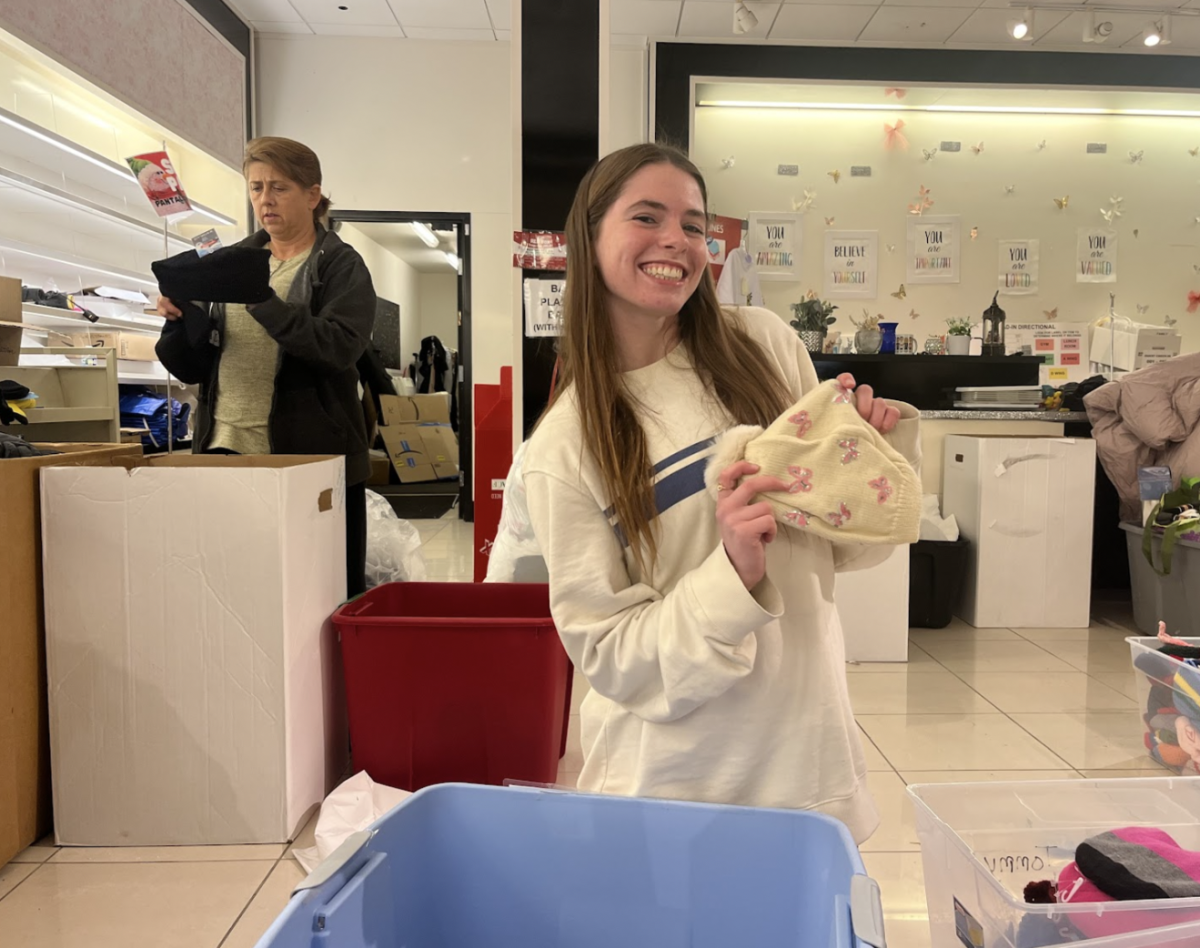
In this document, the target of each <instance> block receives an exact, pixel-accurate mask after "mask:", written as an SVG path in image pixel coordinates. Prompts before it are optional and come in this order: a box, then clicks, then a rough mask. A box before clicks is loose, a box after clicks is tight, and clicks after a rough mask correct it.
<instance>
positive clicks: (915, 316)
mask: <svg viewBox="0 0 1200 948" xmlns="http://www.w3.org/2000/svg"><path fill="white" fill-rule="evenodd" d="M908 318H909V319H920V318H921V314H920V313H918V312H917V311H916V310H915V309H910V310H909V311H908Z"/></svg>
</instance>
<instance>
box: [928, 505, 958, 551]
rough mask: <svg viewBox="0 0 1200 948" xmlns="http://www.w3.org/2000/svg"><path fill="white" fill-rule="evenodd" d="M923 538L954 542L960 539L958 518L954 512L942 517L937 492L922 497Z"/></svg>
mask: <svg viewBox="0 0 1200 948" xmlns="http://www.w3.org/2000/svg"><path fill="white" fill-rule="evenodd" d="M921 539H922V540H937V541H939V542H943V543H944V542H947V541H949V542H953V541H955V540H957V539H958V520H957V519H956V518H955V516H954V514H951V515H950V516H949V517H946V518H945V519H942V510H941V506H940V504H939V503H938V496H937V494H926V495H925V496H924V497H922V498H921Z"/></svg>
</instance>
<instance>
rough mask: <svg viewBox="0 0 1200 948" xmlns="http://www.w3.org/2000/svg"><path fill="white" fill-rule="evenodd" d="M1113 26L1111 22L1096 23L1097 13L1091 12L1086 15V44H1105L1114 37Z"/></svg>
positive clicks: (1084, 39) (1084, 36) (1084, 34)
mask: <svg viewBox="0 0 1200 948" xmlns="http://www.w3.org/2000/svg"><path fill="white" fill-rule="evenodd" d="M1112 31H1113V25H1112V21H1111V20H1101V21H1100V22H1099V23H1097V22H1096V11H1095V10H1089V11H1088V12H1087V13H1085V14H1084V20H1083V41H1084V42H1085V43H1103V42H1104V41H1105V40H1107V39H1108V38H1109V37H1110V36H1112Z"/></svg>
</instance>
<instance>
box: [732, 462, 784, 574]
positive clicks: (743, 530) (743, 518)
mask: <svg viewBox="0 0 1200 948" xmlns="http://www.w3.org/2000/svg"><path fill="white" fill-rule="evenodd" d="M757 474H758V465H756V464H751V463H749V462H748V461H738V462H737V463H736V464H734V465H732V466H731V467H727V468H726V469H725V470H723V471H721V473H720V474H719V475H718V476H717V526H718V527H719V528H720V531H721V542H722V544H723V545H724V546H725V555H726V556H728V557H729V562H730V563H731V564H732V565H733V568H734V570H735V571H736V572H737V574H738V578H739V579H740V580H741V581H742V584H743V585H744V586H745V587H746V588H747V589H753V588H754V587H755V586H757V585H758V584H759V583H760V582H762V578H763V577H764V576H765V575H766V574H767V551H766V548H765V547H766V544H768V543H770V542H771V541H772V540H774V539H775V532H776V530H777V527H776V524H775V515H774V512H773V511H772V509H771V505H770V504H768V503H766V502H765V501H761V502H759V503H753V502H752V501H753V500H754V498H755V496H756V495H757V494H760V493H768V492H771V491H780V490H787V484H785V483H784V482H783V481H781V480H780V479H779V478H777V477H768V476H767V475H765V474H764V475H759V476H753V475H757ZM742 478H745V480H741V479H742ZM739 480H741V483H738V482H739Z"/></svg>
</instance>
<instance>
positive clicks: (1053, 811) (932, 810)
mask: <svg viewBox="0 0 1200 948" xmlns="http://www.w3.org/2000/svg"><path fill="white" fill-rule="evenodd" d="M909 795H910V796H911V797H912V799H913V805H914V808H915V810H916V816H917V834H918V836H919V838H920V841H921V862H922V866H923V868H924V871H925V897H926V901H927V902H928V905H929V926H930V932H931V935H932V940H931V945H932V948H963V946H964V945H967V946H978V948H1047V946H1050V945H1058V944H1060V943H1061V942H1060V939H1059V938H1058V937H1057V936H1052V935H1046V934H1045V933H1037V932H1034V931H1032V930H1031V929H1032V927H1033V926H1034V925H1036V924H1037V917H1038V916H1040V917H1042V918H1047V917H1050V916H1054V917H1055V918H1061V919H1065V920H1067V921H1069V922H1070V923H1071V924H1072V925H1073V926H1074V927H1075V928H1077V929H1079V930H1080V931H1082V932H1084V933H1085V934H1087V935H1088V939H1087V940H1086V941H1083V942H1076V944H1086V945H1087V946H1088V948H1143V946H1146V948H1149V946H1151V945H1155V946H1158V945H1170V946H1175V945H1180V946H1182V945H1200V899H1169V900H1160V901H1140V902H1103V903H1093V904H1076V905H1028V904H1026V903H1025V901H1024V896H1023V891H1024V888H1025V886H1026V884H1027V883H1029V882H1034V881H1038V880H1042V879H1051V880H1054V879H1057V878H1058V874H1059V872H1060V871H1061V870H1062V869H1063V868H1064V867H1065V866H1066V865H1067V864H1068V863H1070V862H1072V861H1073V860H1074V858H1075V849H1076V847H1078V845H1079V844H1080V843H1081V842H1083V841H1084V840H1085V839H1087V838H1089V837H1091V836H1095V835H1096V834H1098V833H1103V832H1106V831H1109V830H1114V829H1120V828H1121V827H1129V826H1152V827H1157V828H1158V829H1161V830H1164V831H1165V832H1167V833H1169V834H1170V835H1171V836H1172V837H1174V839H1175V840H1176V842H1178V843H1179V844H1180V845H1181V846H1183V847H1185V848H1187V849H1200V780H1192V779H1189V778H1185V777H1149V778H1144V779H1117V780H1061V781H1059V780H1054V781H1030V782H1020V783H968V784H923V785H916V786H912V787H910V788H909ZM1027 918H1031V919H1032V921H1031V922H1026V921H1025V920H1026V919H1027ZM956 923H957V924H956ZM972 923H973V924H972ZM1022 923H1025V924H1024V926H1023V924H1022ZM1172 926H1173V927H1174V930H1173V931H1170V932H1164V931H1156V932H1155V934H1153V935H1146V934H1145V933H1146V932H1148V931H1152V930H1155V929H1163V928H1168V927H1172ZM1178 926H1186V927H1185V928H1183V929H1179V928H1178ZM972 929H974V931H973V932H972ZM959 930H961V931H962V932H963V937H961V938H960V936H959V934H958V931H959ZM1181 932H1182V935H1181V934H1180V933H1181ZM1172 938H1181V939H1182V940H1171V939H1172ZM1189 938H1190V939H1192V940H1188V939H1189Z"/></svg>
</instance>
